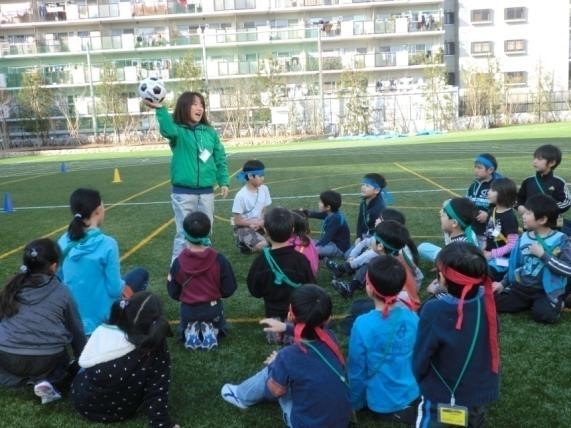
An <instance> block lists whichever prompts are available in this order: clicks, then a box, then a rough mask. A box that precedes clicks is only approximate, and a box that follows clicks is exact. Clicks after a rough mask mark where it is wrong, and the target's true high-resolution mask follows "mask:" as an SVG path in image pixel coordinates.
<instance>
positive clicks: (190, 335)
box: [184, 321, 202, 350]
mask: <svg viewBox="0 0 571 428" xmlns="http://www.w3.org/2000/svg"><path fill="white" fill-rule="evenodd" d="M199 333H200V331H199V326H198V321H195V322H193V323H192V324H191V323H188V326H187V327H186V330H184V337H185V339H186V340H185V342H184V347H185V348H186V349H192V350H195V349H198V348H202V340H200V336H199V335H198V334H199Z"/></svg>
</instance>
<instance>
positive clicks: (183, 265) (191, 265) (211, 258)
mask: <svg viewBox="0 0 571 428" xmlns="http://www.w3.org/2000/svg"><path fill="white" fill-rule="evenodd" d="M217 256H218V253H217V252H216V251H215V250H213V249H212V248H210V247H209V248H207V249H206V250H204V251H190V249H189V248H185V249H184V250H183V251H182V253H180V256H179V259H178V260H179V263H180V269H181V270H182V271H183V272H185V273H188V274H190V275H193V276H196V275H199V274H202V273H203V272H206V271H208V270H209V269H210V268H211V267H212V265H213V264H214V262H216V257H217Z"/></svg>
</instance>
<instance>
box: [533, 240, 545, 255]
mask: <svg viewBox="0 0 571 428" xmlns="http://www.w3.org/2000/svg"><path fill="white" fill-rule="evenodd" d="M529 252H530V253H531V254H532V255H534V256H535V257H539V258H542V257H543V255H544V254H545V250H544V249H543V247H542V246H541V245H539V244H537V243H535V244H532V245H530V246H529Z"/></svg>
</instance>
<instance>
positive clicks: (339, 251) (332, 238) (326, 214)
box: [304, 190, 351, 258]
mask: <svg viewBox="0 0 571 428" xmlns="http://www.w3.org/2000/svg"><path fill="white" fill-rule="evenodd" d="M340 208H341V195H340V194H339V193H337V192H335V191H333V190H326V191H325V192H321V194H320V195H319V211H307V210H304V212H305V213H306V214H307V216H308V217H309V218H317V219H321V220H323V222H322V223H321V235H320V237H319V240H318V241H317V243H316V247H317V253H318V254H319V257H320V258H323V257H341V256H343V255H344V254H345V251H347V250H348V249H349V247H350V246H351V236H350V232H349V225H348V224H347V219H346V218H345V215H344V214H343V213H342V212H340V211H339V209H340Z"/></svg>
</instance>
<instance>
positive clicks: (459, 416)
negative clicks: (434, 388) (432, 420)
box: [438, 404, 468, 427]
mask: <svg viewBox="0 0 571 428" xmlns="http://www.w3.org/2000/svg"><path fill="white" fill-rule="evenodd" d="M438 422H440V423H441V424H447V425H454V426H457V427H467V426H468V408H467V407H464V406H452V405H450V404H439V405H438Z"/></svg>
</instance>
